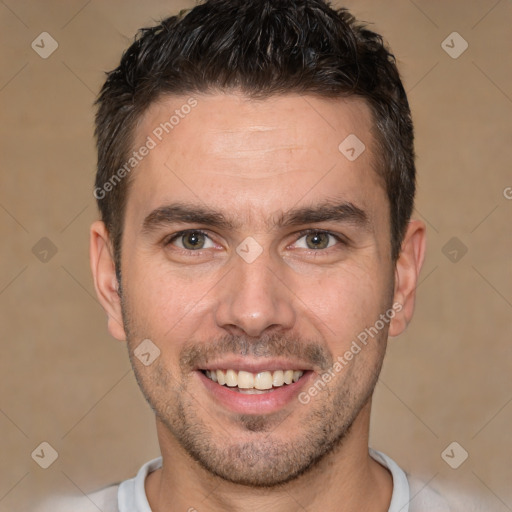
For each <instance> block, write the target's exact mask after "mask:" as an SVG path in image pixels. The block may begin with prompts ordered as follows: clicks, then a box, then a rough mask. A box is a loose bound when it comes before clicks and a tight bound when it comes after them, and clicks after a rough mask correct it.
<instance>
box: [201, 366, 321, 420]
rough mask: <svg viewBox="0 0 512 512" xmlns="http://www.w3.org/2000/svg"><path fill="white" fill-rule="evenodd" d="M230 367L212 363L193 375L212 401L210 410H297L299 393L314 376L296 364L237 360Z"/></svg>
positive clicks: (309, 383) (268, 412) (250, 412)
mask: <svg viewBox="0 0 512 512" xmlns="http://www.w3.org/2000/svg"><path fill="white" fill-rule="evenodd" d="M231 364H233V366H231ZM231 364H230V363H227V362H225V363H218V364H215V365H212V364H211V365H209V366H210V367H209V368H198V369H197V370H196V371H195V372H194V373H195V374H196V375H197V376H198V378H199V381H200V383H202V386H203V389H204V390H205V392H206V393H207V396H209V397H210V398H211V399H212V407H221V409H223V410H229V411H232V412H235V413H238V414H265V415H266V414H272V413H277V412H279V411H281V410H282V409H284V408H287V409H288V410H291V408H296V407H297V405H300V403H299V400H298V395H299V393H300V391H301V390H302V389H304V388H306V387H307V386H308V385H311V382H312V381H313V379H314V375H315V372H314V371H313V370H312V369H309V368H304V367H302V368H301V366H302V365H301V363H299V362H295V363H291V362H281V363H280V362H279V361H273V362H272V363H270V362H269V361H267V363H264V362H263V361H262V362H261V363H258V364H250V363H249V362H248V361H241V360H240V361H238V362H236V361H235V362H233V363H231ZM281 365H283V366H281ZM230 366H231V367H230ZM242 368H243V369H242ZM299 368H301V369H299ZM214 404H215V405H214ZM301 410H302V409H301Z"/></svg>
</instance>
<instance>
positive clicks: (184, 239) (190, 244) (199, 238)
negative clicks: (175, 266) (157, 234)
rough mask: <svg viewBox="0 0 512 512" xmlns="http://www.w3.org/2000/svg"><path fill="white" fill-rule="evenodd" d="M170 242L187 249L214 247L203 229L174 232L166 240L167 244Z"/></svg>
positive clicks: (195, 249)
mask: <svg viewBox="0 0 512 512" xmlns="http://www.w3.org/2000/svg"><path fill="white" fill-rule="evenodd" d="M170 244H172V245H175V246H176V247H178V248H180V249H185V250H187V251H197V250H202V249H210V248H212V247H215V245H214V243H213V242H212V240H211V239H210V237H209V236H208V235H207V234H206V233H204V232H203V231H198V230H188V231H181V232H179V233H176V234H175V235H173V236H172V237H171V238H170V239H169V240H168V241H167V245H170Z"/></svg>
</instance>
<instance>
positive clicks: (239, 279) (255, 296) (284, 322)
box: [215, 252, 296, 336]
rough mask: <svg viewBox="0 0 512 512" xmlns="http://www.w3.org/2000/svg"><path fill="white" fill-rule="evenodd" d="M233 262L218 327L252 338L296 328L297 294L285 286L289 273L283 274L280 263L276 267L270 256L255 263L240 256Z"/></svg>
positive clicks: (220, 301)
mask: <svg viewBox="0 0 512 512" xmlns="http://www.w3.org/2000/svg"><path fill="white" fill-rule="evenodd" d="M233 259H234V261H233V263H232V265H233V267H232V268H231V271H230V272H228V273H227V275H226V277H225V278H224V279H223V285H222V291H221V293H220V295H219V296H218V303H217V307H216V311H215V320H216V322H217V325H218V326H219V327H222V328H223V329H226V330H227V331H230V332H237V333H238V334H239V333H240V330H242V331H243V332H244V333H245V334H246V335H248V336H261V335H262V334H263V332H264V331H266V330H274V329H279V330H288V329H290V328H291V327H293V325H294V323H295V319H296V312H295V310H294V306H293V300H292V299H293V293H292V292H291V291H290V289H289V288H287V286H286V284H285V279H286V278H285V273H286V269H284V268H283V267H281V270H279V267H280V265H279V263H278V262H274V264H273V263H272V261H271V258H270V257H269V256H268V254H267V253H266V252H264V253H262V254H261V255H260V256H259V257H258V258H257V259H256V260H255V261H253V262H251V263H248V262H247V261H245V260H244V259H243V258H241V257H239V256H238V255H236V254H235V255H234V256H233Z"/></svg>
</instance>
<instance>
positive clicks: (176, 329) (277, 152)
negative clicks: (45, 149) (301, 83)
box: [111, 94, 398, 486]
mask: <svg viewBox="0 0 512 512" xmlns="http://www.w3.org/2000/svg"><path fill="white" fill-rule="evenodd" d="M186 104H189V105H191V104H193V107H191V108H184V107H183V106H184V105H186ZM175 111H179V112H180V113H181V115H179V116H177V117H179V121H178V122H176V119H174V123H173V125H172V128H169V126H167V129H168V131H169V133H166V131H165V130H163V129H162V125H161V123H165V121H169V119H170V117H171V115H173V113H174V112H175ZM185 112H187V113H186V114H185ZM159 127H160V129H159ZM351 134H353V135H355V136H357V138H358V139H359V140H360V141H361V142H362V143H364V145H365V150H364V151H363V152H362V153H361V154H360V155H359V156H358V158H356V159H354V158H353V154H352V153H353V152H352V151H351V150H350V147H351V146H353V145H354V140H355V139H353V138H352V139H349V141H351V142H352V144H349V147H348V149H347V148H346V147H345V146H342V150H340V149H339V146H340V143H342V142H343V141H344V140H345V139H346V138H347V137H348V136H349V135H351ZM148 137H150V139H151V140H152V141H153V142H155V145H154V147H152V148H151V149H150V150H149V151H148V154H147V155H146V156H144V158H142V159H141V160H140V162H139V163H138V165H137V168H136V170H135V171H134V172H133V174H132V175H131V176H130V180H131V183H130V191H129V195H128V200H127V208H126V212H125V229H124V234H123V241H122V252H121V275H122V283H121V284H122V301H121V304H120V306H122V319H123V322H122V323H123V327H122V328H121V327H120V326H119V325H118V324H115V322H112V319H111V332H112V333H113V334H114V335H115V336H116V337H118V338H120V339H123V338H124V337H126V339H127V342H128V347H129V352H130V357H131V360H132V364H133V368H134V371H135V374H136V377H137V379H138V382H139V384H140V386H141V389H142V391H143V393H144V395H145V396H146V398H147V400H148V402H149V403H150V404H151V406H152V408H153V409H154V411H155V413H156V415H157V419H158V422H159V424H160V427H161V431H164V432H165V435H166V436H167V442H168V443H171V444H173V443H174V444H175V445H176V446H177V447H179V448H180V449H183V450H184V451H185V452H186V453H188V455H190V456H191V457H192V458H193V459H195V460H196V461H197V462H198V463H199V464H200V465H201V466H202V467H203V468H205V469H207V470H208V471H209V472H211V473H213V474H215V475H218V476H220V477H222V478H224V479H226V480H228V481H232V482H238V483H243V484H247V485H252V486H272V485H277V484H279V483H283V482H286V481H289V480H291V479H293V478H295V477H297V476H298V475H300V474H302V473H304V472H306V471H307V470H308V469H310V468H312V467H313V466H314V465H315V463H317V462H318V461H319V460H321V459H322V457H324V456H325V455H326V454H327V453H329V452H331V451H332V450H333V448H334V447H335V446H337V445H339V444H340V443H341V442H342V440H343V439H344V437H345V436H346V435H347V432H349V431H350V426H351V425H352V424H353V423H354V421H355V420H356V419H357V417H358V415H359V414H360V412H361V411H362V410H363V408H364V407H365V405H367V404H368V401H369V398H370V397H371V394H372V392H373V389H374V386H375V383H376V379H377V376H378V373H379V371H380V367H381V363H382V359H383V356H384V352H385V346H386V339H387V335H388V330H389V329H390V327H391V329H392V330H393V329H394V330H395V331H397V330H398V328H396V327H393V326H394V323H395V322H397V319H396V318H394V319H392V318H393V316H394V315H393V314H391V315H390V314H389V311H390V309H392V304H393V301H394V300H396V298H397V288H396V286H395V280H394V277H395V265H394V263H393V262H392V260H391V257H390V254H391V241H390V222H389V212H388V208H389V206H388V201H387V197H386V193H385V190H384V186H383V184H382V182H381V181H380V179H379V177H378V176H377V173H376V172H375V170H374V166H375V162H376V161H377V158H378V157H377V155H375V154H374V153H373V145H374V140H373V136H372V121H371V115H370V110H369V108H368V107H367V106H366V104H365V103H364V102H363V101H362V100H359V99H346V100H339V99H338V100H327V99H319V98H315V97H301V96H298V95H297V96H295V95H289V96H281V97H273V98H270V99H266V100H260V101H255V100H250V99H248V98H246V97H244V96H242V95H237V94H229V95H228V94H225V95H221V94H219V95H204V96H203V95H201V96H199V95H196V96H194V100H190V98H189V97H188V96H184V97H167V98H165V99H163V100H161V101H160V102H158V103H156V104H154V105H153V106H152V107H151V108H150V109H149V110H148V111H147V113H146V115H145V116H144V118H143V120H142V122H141V123H140V125H139V126H138V128H137V131H136V143H135V145H134V146H135V147H136V148H139V147H141V146H142V145H144V144H147V145H148V146H153V144H151V143H149V144H148V141H149V139H148ZM160 138H161V140H159V139H160ZM358 147H360V146H358ZM343 148H345V149H344V150H343ZM343 151H344V152H343ZM356 151H357V147H356ZM347 155H348V156H350V157H351V158H347ZM115 311H116V305H114V306H113V307H111V312H112V315H111V316H115V314H116V313H115ZM386 312H388V313H386ZM394 312H395V311H394V310H393V313H394ZM384 317H386V318H385V319H384V320H383V318H384ZM379 319H380V322H379ZM372 328H373V330H371V329H372ZM365 329H370V330H371V331H370V332H372V336H368V335H367V336H366V338H367V340H366V343H364V344H363V343H362V341H361V340H362V339H363V338H364V334H362V333H364V332H366V333H367V334H368V332H369V331H365ZM375 331H377V332H376V333H375ZM392 334H393V333H392ZM358 336H359V338H358ZM143 340H150V341H145V342H144V343H145V345H140V344H141V343H142V342H143ZM358 340H359V341H358ZM354 342H355V343H356V345H357V346H359V349H360V350H359V351H357V349H355V348H354ZM139 345H140V347H139ZM142 348H144V350H142ZM141 351H142V353H143V355H142V357H141V359H142V362H141V360H140V359H139V358H138V357H136V354H137V353H138V354H139V356H140V352H141ZM347 351H348V352H352V357H349V356H348V355H347ZM356 352H357V353H356ZM148 354H149V355H148ZM153 358H154V360H153ZM150 361H151V362H150ZM149 362H150V364H148V363H149ZM336 362H338V363H340V365H341V368H340V365H336ZM144 363H146V364H144ZM342 363H343V364H342ZM329 376H330V378H329ZM223 381H227V382H223ZM315 389H316V392H315Z"/></svg>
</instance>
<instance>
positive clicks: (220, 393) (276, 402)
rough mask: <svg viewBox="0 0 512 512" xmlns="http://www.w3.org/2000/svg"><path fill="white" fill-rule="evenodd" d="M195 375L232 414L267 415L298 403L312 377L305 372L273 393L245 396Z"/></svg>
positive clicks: (199, 373) (199, 374) (201, 375)
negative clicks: (300, 394)
mask: <svg viewBox="0 0 512 512" xmlns="http://www.w3.org/2000/svg"><path fill="white" fill-rule="evenodd" d="M196 373H197V374H198V376H199V379H200V380H201V382H202V383H203V384H204V386H205V387H206V389H207V390H208V391H209V392H210V393H211V394H212V395H213V396H214V398H215V399H216V401H217V402H219V403H220V404H221V405H222V406H224V407H226V408H227V409H230V410H232V411H233V412H236V413H244V414H269V413H272V412H276V411H278V410H280V409H282V408H283V407H285V406H286V405H288V404H289V403H290V402H292V401H293V400H296V401H297V403H298V402H299V400H298V398H297V396H298V394H299V393H300V391H301V389H302V388H303V387H305V386H306V385H307V383H308V382H309V380H310V378H311V376H312V375H313V372H312V371H306V372H304V374H303V375H302V377H301V378H300V379H299V380H298V381H297V382H293V383H292V384H285V385H284V386H281V387H279V388H274V391H269V392H268V393H259V394H254V395H247V394H245V393H240V392H238V391H235V389H236V388H230V387H228V386H221V385H220V384H217V383H216V382H213V380H211V379H209V378H208V377H207V376H206V375H205V374H204V373H203V372H201V371H196Z"/></svg>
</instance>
